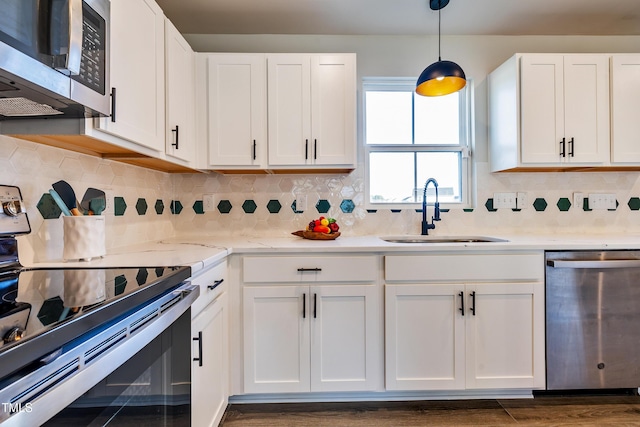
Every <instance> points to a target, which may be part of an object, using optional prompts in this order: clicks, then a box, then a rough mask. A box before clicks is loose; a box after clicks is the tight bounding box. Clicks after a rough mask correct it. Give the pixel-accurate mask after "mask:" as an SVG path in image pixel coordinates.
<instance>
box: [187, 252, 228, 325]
mask: <svg viewBox="0 0 640 427" xmlns="http://www.w3.org/2000/svg"><path fill="white" fill-rule="evenodd" d="M191 283H192V284H194V285H198V286H200V296H199V297H198V299H197V300H196V301H195V302H194V303H193V304H192V305H191V318H192V319H193V318H194V317H195V316H197V315H198V313H200V312H201V311H202V309H203V308H205V307H206V306H207V305H208V304H209V303H210V302H211V301H213V300H214V299H216V297H217V296H218V295H220V294H221V293H222V292H224V290H225V289H226V287H227V261H222V262H221V263H219V264H216V265H215V266H213V267H211V268H209V269H207V270H206V271H202V272H200V273H199V274H198V275H196V276H194V277H192V278H191Z"/></svg>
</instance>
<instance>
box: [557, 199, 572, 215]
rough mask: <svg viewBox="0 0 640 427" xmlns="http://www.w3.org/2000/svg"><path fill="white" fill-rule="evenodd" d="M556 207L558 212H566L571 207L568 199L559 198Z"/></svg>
mask: <svg viewBox="0 0 640 427" xmlns="http://www.w3.org/2000/svg"><path fill="white" fill-rule="evenodd" d="M556 206H558V209H559V210H560V212H567V211H568V210H569V208H570V207H571V202H570V201H569V199H568V198H566V197H561V198H560V199H559V200H558V203H556Z"/></svg>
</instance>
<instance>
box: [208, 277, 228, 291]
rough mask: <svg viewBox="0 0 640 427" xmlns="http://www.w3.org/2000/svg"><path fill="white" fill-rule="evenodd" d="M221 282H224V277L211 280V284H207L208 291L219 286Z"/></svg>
mask: <svg viewBox="0 0 640 427" xmlns="http://www.w3.org/2000/svg"><path fill="white" fill-rule="evenodd" d="M222 282H224V279H220V280H215V281H214V282H213V285H208V286H207V288H208V289H209V290H210V291H212V290H214V289H215V288H217V287H218V286H220V285H221V284H222Z"/></svg>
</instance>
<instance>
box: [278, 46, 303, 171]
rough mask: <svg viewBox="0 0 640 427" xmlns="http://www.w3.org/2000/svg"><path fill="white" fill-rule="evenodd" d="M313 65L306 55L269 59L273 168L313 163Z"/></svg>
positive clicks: (285, 55) (288, 55) (281, 56)
mask: <svg viewBox="0 0 640 427" xmlns="http://www.w3.org/2000/svg"><path fill="white" fill-rule="evenodd" d="M310 61H311V56H310V55H307V54H273V55H267V76H268V77H267V80H268V83H267V87H268V92H269V102H268V104H269V164H270V165H274V166H283V165H295V166H300V165H305V164H308V163H310V162H311V161H312V159H313V151H314V150H313V141H312V140H311V81H310V78H311V74H310V66H311V62H310Z"/></svg>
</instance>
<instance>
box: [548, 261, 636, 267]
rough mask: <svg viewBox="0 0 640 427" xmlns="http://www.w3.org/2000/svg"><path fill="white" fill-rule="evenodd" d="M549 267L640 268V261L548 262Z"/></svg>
mask: <svg viewBox="0 0 640 427" xmlns="http://www.w3.org/2000/svg"><path fill="white" fill-rule="evenodd" d="M547 266H549V267H552V268H590V269H597V270H602V269H612V268H640V259H610V260H558V259H549V260H547Z"/></svg>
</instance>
